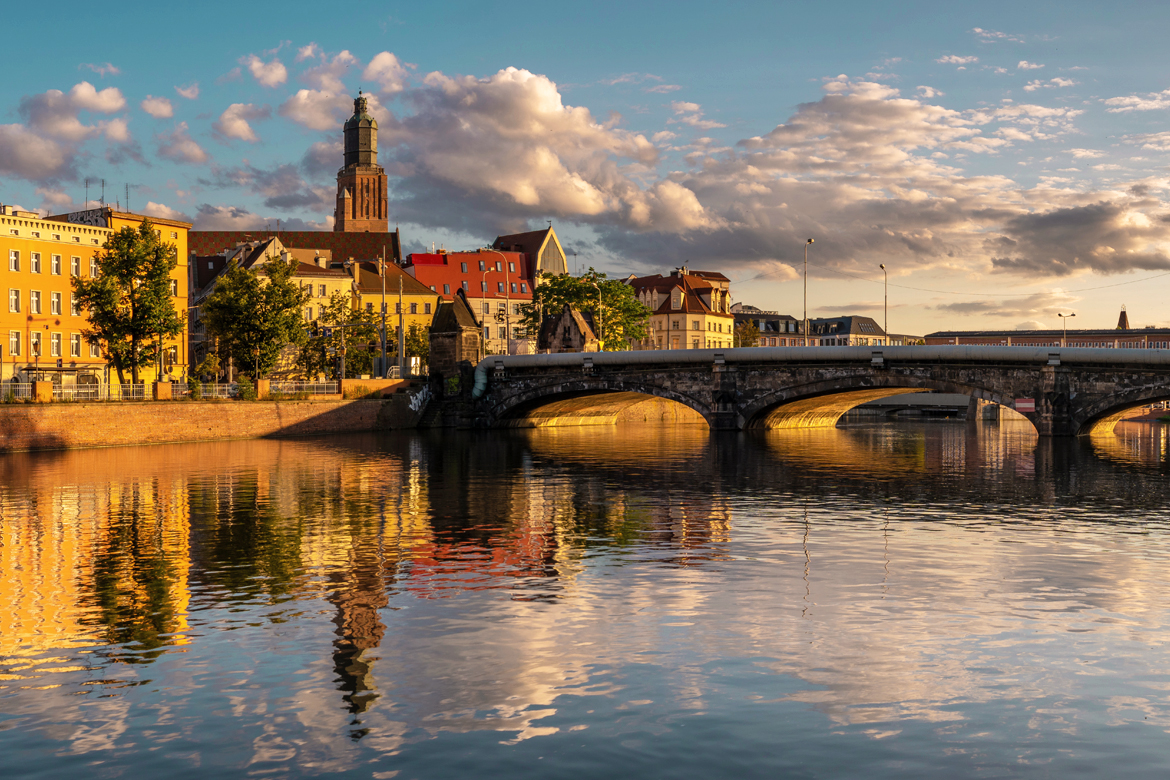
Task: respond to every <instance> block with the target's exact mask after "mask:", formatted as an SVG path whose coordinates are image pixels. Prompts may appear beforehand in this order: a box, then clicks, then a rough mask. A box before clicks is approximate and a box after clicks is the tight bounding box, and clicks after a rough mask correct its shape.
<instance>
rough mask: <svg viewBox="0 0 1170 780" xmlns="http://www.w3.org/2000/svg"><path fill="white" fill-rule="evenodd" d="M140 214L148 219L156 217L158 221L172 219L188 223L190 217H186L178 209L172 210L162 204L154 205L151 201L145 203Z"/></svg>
mask: <svg viewBox="0 0 1170 780" xmlns="http://www.w3.org/2000/svg"><path fill="white" fill-rule="evenodd" d="M142 213H143V214H146V215H147V216H149V217H158V218H159V219H174V220H178V221H180V222H190V221H191V217H189V216H187V215H186V214H184V213H183V212H181V211H179V210H178V209H173V208H171V207H170V206H167V205H166V204H163V203H155V202H154V201H153V200H151V201H147V203H146V206H145V208H143V209H142Z"/></svg>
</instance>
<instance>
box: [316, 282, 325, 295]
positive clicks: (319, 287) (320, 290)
mask: <svg viewBox="0 0 1170 780" xmlns="http://www.w3.org/2000/svg"><path fill="white" fill-rule="evenodd" d="M317 297H318V298H324V297H325V285H323V284H319V285H317Z"/></svg>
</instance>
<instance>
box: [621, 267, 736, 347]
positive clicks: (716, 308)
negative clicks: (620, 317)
mask: <svg viewBox="0 0 1170 780" xmlns="http://www.w3.org/2000/svg"><path fill="white" fill-rule="evenodd" d="M626 283H627V284H629V285H630V286H631V287H633V288H634V295H635V296H636V297H637V298H638V301H639V302H640V303H642V305H644V306H646V307H647V308H648V309H650V321H649V324H648V328H647V337H646V339H645V340H644V341H641V342H638V343H635V344H633V345H632V346H633V347H634V349H726V348H730V347H733V346H735V315H733V314H732V313H731V282H730V281H729V280H728V278H727V277H726V276H724V275H723V274H721V273H718V272H715V271H691V270H690V269H688V268H679V269H676V270H675V271H672V272H671V274H670V276H660V275H658V274H655V275H654V276H643V277H630V278H629V279H627V280H626Z"/></svg>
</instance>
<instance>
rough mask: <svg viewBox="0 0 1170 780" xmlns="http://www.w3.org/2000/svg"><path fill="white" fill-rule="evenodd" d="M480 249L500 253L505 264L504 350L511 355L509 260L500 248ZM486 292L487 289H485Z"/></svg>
mask: <svg viewBox="0 0 1170 780" xmlns="http://www.w3.org/2000/svg"><path fill="white" fill-rule="evenodd" d="M479 251H480V252H492V253H494V254H497V255H499V256H500V260H501V262H503V264H504V300H505V304H504V306H505V307H506V308H505V309H504V329H505V330H504V336H505V338H506V340H505V342H504V345H505V346H504V352H505V353H506V354H508V355H511V354H512V285H511V283H510V281H509V277H508V262H509V261H508V258H507V257H506V256H505V255H504V253H503V252H500V251H499V250H496V249H492V248H490V247H486V246H485V247H483V248H481V249H480V250H479ZM485 278H486V272H485ZM485 293H486V291H485ZM495 297H497V298H498V297H500V296H499V295H498V294H497V295H496V296H495Z"/></svg>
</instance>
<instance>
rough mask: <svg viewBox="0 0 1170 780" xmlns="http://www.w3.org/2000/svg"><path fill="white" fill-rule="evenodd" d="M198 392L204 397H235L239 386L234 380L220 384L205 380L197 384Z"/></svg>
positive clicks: (238, 392)
mask: <svg viewBox="0 0 1170 780" xmlns="http://www.w3.org/2000/svg"><path fill="white" fill-rule="evenodd" d="M199 394H200V395H201V396H202V397H204V398H235V397H236V396H237V395H239V394H240V386H239V385H238V384H236V383H235V382H231V383H220V384H215V383H213V382H207V383H204V384H201V385H199Z"/></svg>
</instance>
